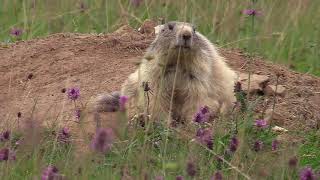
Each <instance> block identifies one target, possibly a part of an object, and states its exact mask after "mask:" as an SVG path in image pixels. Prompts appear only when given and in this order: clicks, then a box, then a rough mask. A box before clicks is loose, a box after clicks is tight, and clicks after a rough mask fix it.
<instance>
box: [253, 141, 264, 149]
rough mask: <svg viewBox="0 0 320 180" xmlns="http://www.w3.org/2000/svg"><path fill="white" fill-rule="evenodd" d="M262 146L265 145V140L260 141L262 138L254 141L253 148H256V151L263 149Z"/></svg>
mask: <svg viewBox="0 0 320 180" xmlns="http://www.w3.org/2000/svg"><path fill="white" fill-rule="evenodd" d="M262 147H263V142H262V141H260V140H257V141H256V142H254V144H253V149H254V150H255V151H256V152H258V151H260V150H261V149H262Z"/></svg>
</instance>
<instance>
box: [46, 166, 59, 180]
mask: <svg viewBox="0 0 320 180" xmlns="http://www.w3.org/2000/svg"><path fill="white" fill-rule="evenodd" d="M57 179H61V175H60V174H59V171H58V169H57V168H56V167H55V166H48V167H47V168H46V169H45V170H44V171H43V172H42V176H41V180H57Z"/></svg>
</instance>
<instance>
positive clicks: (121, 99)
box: [119, 96, 129, 111]
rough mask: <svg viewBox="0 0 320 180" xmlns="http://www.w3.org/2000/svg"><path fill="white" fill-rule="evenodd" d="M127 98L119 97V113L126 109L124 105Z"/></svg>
mask: <svg viewBox="0 0 320 180" xmlns="http://www.w3.org/2000/svg"><path fill="white" fill-rule="evenodd" d="M128 99H129V98H128V96H120V97H119V106H120V111H125V109H126V103H127V102H128Z"/></svg>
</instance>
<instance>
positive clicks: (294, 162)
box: [288, 156, 298, 168]
mask: <svg viewBox="0 0 320 180" xmlns="http://www.w3.org/2000/svg"><path fill="white" fill-rule="evenodd" d="M288 164H289V167H290V168H295V167H296V166H297V164H298V159H297V157H296V156H294V157H292V158H290V159H289V162H288Z"/></svg>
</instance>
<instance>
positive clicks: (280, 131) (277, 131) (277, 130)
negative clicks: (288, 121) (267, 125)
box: [272, 126, 288, 133]
mask: <svg viewBox="0 0 320 180" xmlns="http://www.w3.org/2000/svg"><path fill="white" fill-rule="evenodd" d="M272 131H273V132H276V133H285V132H288V130H287V129H285V128H283V127H280V126H274V127H272Z"/></svg>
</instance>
